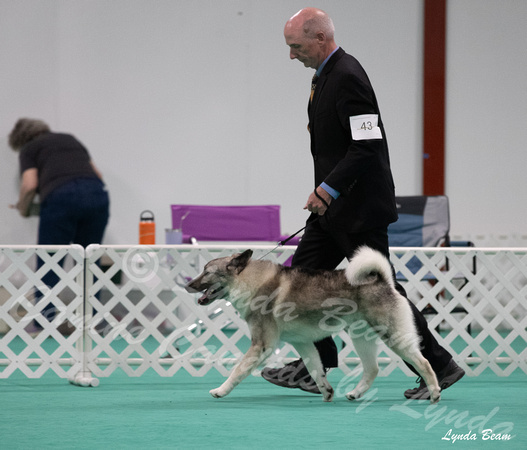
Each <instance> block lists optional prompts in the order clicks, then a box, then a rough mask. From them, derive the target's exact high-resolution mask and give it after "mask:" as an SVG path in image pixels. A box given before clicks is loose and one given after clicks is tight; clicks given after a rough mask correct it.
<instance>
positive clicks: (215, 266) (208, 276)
mask: <svg viewBox="0 0 527 450" xmlns="http://www.w3.org/2000/svg"><path fill="white" fill-rule="evenodd" d="M252 254H253V251H252V250H245V251H244V252H243V253H236V254H235V255H232V256H227V257H225V258H218V259H213V260H212V261H210V262H208V263H207V264H206V265H205V267H204V269H203V272H202V273H201V274H199V275H198V276H197V277H196V278H194V279H193V280H192V281H190V282H189V283H188V284H187V285H186V286H185V289H186V290H187V292H190V293H196V292H203V295H202V296H201V297H200V298H199V299H198V304H200V305H208V304H209V303H212V302H213V301H214V300H220V299H224V298H226V297H227V296H228V294H229V290H230V286H231V285H232V282H233V280H234V279H235V278H236V277H237V276H238V275H239V274H240V272H241V271H242V270H243V269H245V267H246V266H247V264H248V262H249V260H250V259H251V256H252Z"/></svg>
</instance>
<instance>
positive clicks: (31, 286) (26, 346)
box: [0, 245, 527, 384]
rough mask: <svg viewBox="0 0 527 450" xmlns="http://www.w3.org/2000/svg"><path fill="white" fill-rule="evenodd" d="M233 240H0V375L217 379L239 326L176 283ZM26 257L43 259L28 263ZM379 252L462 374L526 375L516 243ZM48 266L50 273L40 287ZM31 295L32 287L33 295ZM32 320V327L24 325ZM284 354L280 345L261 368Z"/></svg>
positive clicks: (222, 308)
mask: <svg viewBox="0 0 527 450" xmlns="http://www.w3.org/2000/svg"><path fill="white" fill-rule="evenodd" d="M245 248H246V247H245V246H189V245H181V246H154V247H145V246H135V247H129V246H90V247H89V248H88V249H87V251H86V254H85V255H84V251H83V249H82V248H79V247H75V246H72V247H32V248H27V247H2V248H0V249H1V252H2V253H1V258H2V259H1V261H0V262H1V267H2V273H1V275H0V282H1V284H0V289H1V290H2V292H3V295H2V298H3V304H1V305H0V327H2V328H3V331H2V328H0V336H1V338H0V371H1V372H0V377H4V378H5V377H8V376H9V375H10V374H11V373H13V371H14V370H16V369H20V370H22V371H23V372H24V373H25V374H26V375H27V376H28V377H39V376H41V375H42V374H43V373H44V372H45V371H46V370H48V369H51V370H53V371H54V372H55V373H57V374H58V375H59V376H61V377H69V378H71V377H72V376H75V375H77V374H78V373H82V374H88V378H87V379H88V381H89V374H90V372H91V373H93V374H94V375H96V376H101V377H104V376H108V375H110V374H111V373H112V372H113V371H115V370H116V369H121V370H123V371H125V372H126V373H127V374H128V375H130V376H140V375H141V374H143V373H144V372H145V371H146V370H148V369H152V370H155V371H156V372H157V373H158V374H159V375H161V376H171V375H173V374H175V373H176V372H177V371H178V370H180V369H184V370H186V371H187V372H189V373H191V374H192V375H195V376H200V375H203V374H205V373H207V372H208V370H210V369H211V368H215V369H217V370H218V371H219V372H220V373H222V374H223V375H227V374H228V373H229V372H230V369H231V368H232V365H233V364H234V363H235V361H236V360H237V359H238V358H239V357H240V356H241V354H242V353H244V352H245V351H246V349H247V348H248V346H249V336H248V329H247V325H246V324H245V322H244V321H243V320H241V319H240V318H239V317H238V315H237V314H236V313H235V311H234V309H233V308H232V307H230V305H228V304H226V303H225V302H215V303H213V304H212V305H210V306H208V307H201V306H198V305H197V304H196V298H195V296H193V295H191V294H188V293H187V292H186V291H185V290H184V289H183V285H184V284H185V283H186V281H188V279H190V278H193V277H194V276H196V275H197V274H198V273H199V272H200V271H201V269H202V267H203V265H204V264H205V263H206V262H207V261H210V260H211V259H214V258H217V257H220V256H226V255H230V254H232V253H234V252H236V251H241V250H244V249H245ZM251 248H253V250H254V256H253V257H254V258H258V257H261V256H264V255H265V258H267V259H271V260H274V261H276V262H278V263H283V262H284V261H285V260H287V259H288V258H289V257H290V256H291V255H292V253H293V251H294V247H283V248H280V249H278V250H277V251H275V252H273V253H271V254H267V252H268V251H269V250H271V249H272V246H261V245H260V246H254V245H252V246H251ZM266 254H267V255H266ZM36 255H38V256H40V257H41V258H42V260H43V265H42V267H40V269H38V270H36V266H35V258H36ZM66 255H70V256H69V258H68V261H67V262H66V264H65V265H64V266H62V265H61V262H62V260H63V258H64V256H66ZM391 259H392V262H393V264H394V267H395V269H396V272H398V273H399V274H400V275H401V276H402V277H403V278H404V279H406V280H407V281H405V282H403V284H404V286H405V288H406V290H407V292H408V295H409V298H410V299H411V300H412V301H414V302H415V303H416V304H417V305H418V307H419V308H421V309H423V308H425V310H433V311H435V313H436V314H434V315H430V316H428V318H429V322H430V327H431V329H432V331H433V333H435V335H436V337H437V339H438V340H439V341H440V342H441V343H442V345H444V346H445V347H447V348H449V349H453V351H452V352H453V354H454V357H455V359H456V361H458V362H459V363H460V364H461V365H462V366H463V367H464V368H465V370H467V372H468V373H469V374H471V375H477V374H479V373H481V372H482V371H483V370H484V369H486V368H490V369H491V370H493V371H494V372H495V373H497V374H498V375H502V376H506V375H509V374H510V373H511V372H512V371H513V370H515V369H517V368H519V369H520V370H523V371H524V372H525V373H527V362H526V360H527V350H526V342H527V333H526V325H527V314H526V312H527V311H526V309H527V300H526V299H527V249H495V248H492V249H479V248H462V249H460V248H455V249H454V248H449V249H445V248H442V249H422V248H416V249H413V248H392V249H391ZM415 259H417V262H418V264H417V268H418V270H416V269H415V267H416V265H415V264H414V263H415ZM409 267H413V268H414V269H410V268H409ZM50 270H52V271H53V272H56V273H57V275H58V276H59V278H60V281H59V282H58V283H57V284H56V285H55V286H52V287H51V288H50V289H47V290H46V289H45V287H44V286H45V283H44V281H43V279H44V278H45V274H46V273H49V271H50ZM83 272H85V277H86V286H85V290H83V287H84V286H83V276H82V275H83ZM36 292H43V293H44V297H43V300H41V301H40V302H38V303H35V301H34V297H35V293H36ZM83 298H86V300H87V302H86V308H85V311H83V307H82V306H83ZM50 302H52V303H53V304H54V305H55V306H56V307H57V308H58V312H59V313H61V314H60V315H59V316H58V317H55V318H54V319H53V320H52V321H51V322H49V321H47V320H46V319H43V318H42V317H41V316H42V312H47V306H46V305H48V304H49V303H50ZM0 303H1V302H0ZM460 310H462V311H466V312H458V311H460ZM36 322H38V323H40V324H42V328H43V329H42V330H35V329H34V325H35V323H36ZM84 323H85V326H83V325H84ZM65 325H66V327H65ZM64 328H66V330H64ZM436 328H437V330H436ZM2 333H4V334H3V335H2ZM81 337H83V339H81ZM337 342H338V344H339V346H341V348H340V354H339V361H340V368H341V369H342V370H343V371H344V372H345V373H350V372H351V370H352V368H353V367H354V365H356V364H357V363H358V358H357V355H356V354H355V352H354V350H353V346H352V343H351V340H350V337H349V336H348V335H347V334H346V333H344V332H341V333H340V334H339V335H338V336H337ZM379 349H380V353H379V359H380V362H381V363H382V364H381V375H388V374H389V373H390V372H391V371H392V370H394V369H395V368H397V367H399V368H401V369H402V370H403V371H405V372H407V373H408V374H410V372H409V370H408V369H407V368H406V366H405V365H404V364H403V363H402V361H401V360H400V359H399V358H397V357H395V356H394V355H393V353H391V351H390V350H389V349H387V348H386V347H385V346H384V345H383V344H382V343H381V345H380V346H379ZM295 357H296V352H295V351H294V350H293V348H292V347H291V346H290V345H288V344H284V345H283V346H282V347H280V348H279V349H278V350H277V352H276V354H274V355H273V357H272V358H271V360H270V361H269V362H268V364H269V365H273V364H276V365H280V364H282V363H283V362H287V361H289V360H290V359H291V358H295ZM81 384H82V383H81Z"/></svg>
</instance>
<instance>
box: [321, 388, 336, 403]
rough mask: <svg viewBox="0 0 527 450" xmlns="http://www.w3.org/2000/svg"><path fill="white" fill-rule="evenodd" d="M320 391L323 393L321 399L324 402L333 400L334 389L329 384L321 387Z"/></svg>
mask: <svg viewBox="0 0 527 450" xmlns="http://www.w3.org/2000/svg"><path fill="white" fill-rule="evenodd" d="M322 393H323V400H324V401H325V402H331V401H332V400H333V396H334V395H335V391H334V390H333V388H332V387H331V386H329V387H328V388H326V389H323V390H322Z"/></svg>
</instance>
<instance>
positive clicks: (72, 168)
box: [20, 133, 97, 202]
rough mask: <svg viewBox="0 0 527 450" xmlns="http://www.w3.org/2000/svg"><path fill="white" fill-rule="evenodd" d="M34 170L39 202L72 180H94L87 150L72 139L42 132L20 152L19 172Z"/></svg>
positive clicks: (58, 134) (66, 135) (68, 136)
mask: <svg viewBox="0 0 527 450" xmlns="http://www.w3.org/2000/svg"><path fill="white" fill-rule="evenodd" d="M33 168H36V169H37V170H38V192H39V194H40V201H41V202H42V201H43V200H44V199H45V198H46V196H47V195H48V194H49V193H50V192H51V191H53V190H54V189H56V188H57V187H59V186H61V185H63V184H64V183H67V182H68V181H71V180H74V179H76V178H96V177H97V175H96V173H95V171H94V170H93V167H92V165H91V164H90V155H89V154H88V150H87V149H86V148H85V147H84V146H83V145H82V144H81V143H80V142H79V141H78V140H77V139H75V138H74V137H73V136H71V135H70V134H63V133H45V134H43V135H40V136H39V137H37V138H36V139H35V140H33V141H31V142H29V143H28V144H27V145H25V146H24V147H23V148H22V149H21V151H20V173H21V174H22V173H24V171H26V170H27V169H33Z"/></svg>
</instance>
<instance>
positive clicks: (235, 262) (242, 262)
mask: <svg viewBox="0 0 527 450" xmlns="http://www.w3.org/2000/svg"><path fill="white" fill-rule="evenodd" d="M252 255H253V251H252V250H245V251H244V252H243V253H240V254H238V255H236V256H235V257H234V258H233V259H232V261H231V262H230V263H229V264H227V270H233V271H234V272H236V275H238V274H239V273H240V272H241V271H242V270H243V269H245V267H246V266H247V264H248V263H249V260H250V259H251V256H252Z"/></svg>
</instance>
